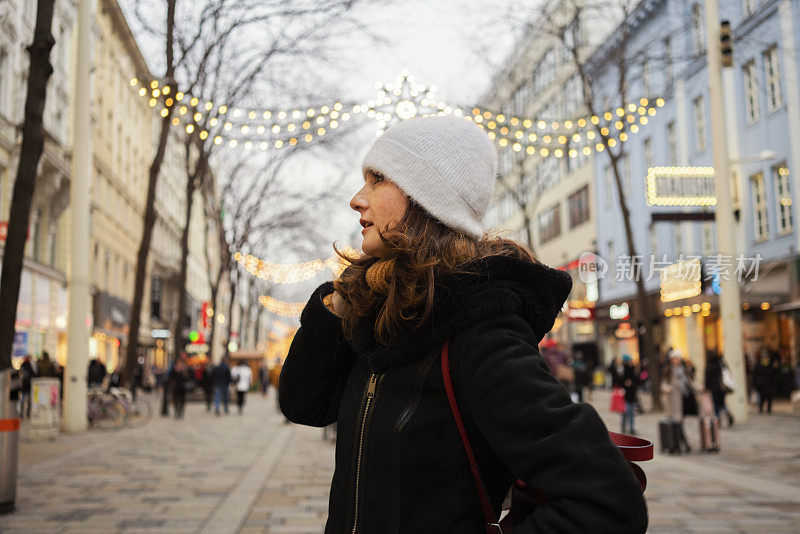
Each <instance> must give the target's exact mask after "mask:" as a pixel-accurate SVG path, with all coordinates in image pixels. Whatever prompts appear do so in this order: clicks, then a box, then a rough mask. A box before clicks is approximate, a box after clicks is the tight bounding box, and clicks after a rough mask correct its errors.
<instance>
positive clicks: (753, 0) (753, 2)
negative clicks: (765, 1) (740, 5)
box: [744, 0, 758, 17]
mask: <svg viewBox="0 0 800 534" xmlns="http://www.w3.org/2000/svg"><path fill="white" fill-rule="evenodd" d="M757 1H758V0H744V16H745V17H749V16H750V15H752V14H753V13H754V12H755V10H756V6H757Z"/></svg>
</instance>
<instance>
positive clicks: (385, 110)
mask: <svg viewBox="0 0 800 534" xmlns="http://www.w3.org/2000/svg"><path fill="white" fill-rule="evenodd" d="M130 86H131V87H132V88H133V89H134V90H135V91H137V93H138V95H139V96H140V97H142V98H146V99H147V100H148V105H149V106H150V107H151V108H154V109H157V110H158V113H159V114H160V115H161V116H162V117H167V116H169V115H170V113H172V119H171V120H172V124H173V125H174V126H176V127H180V128H182V129H183V130H185V131H186V133H187V134H192V133H195V132H196V133H197V135H198V136H199V137H200V139H202V140H206V139H208V138H209V137H210V138H211V139H212V142H213V143H214V144H215V145H225V146H227V147H230V148H242V149H244V150H261V151H267V150H275V149H284V148H292V147H296V146H297V145H301V144H310V143H313V142H314V141H315V140H319V139H320V138H322V137H323V136H325V135H326V134H329V133H331V132H332V131H334V130H336V129H338V128H340V127H342V126H343V125H344V123H347V122H349V121H350V120H352V119H353V117H355V116H363V117H366V118H367V119H371V120H375V121H377V123H378V131H377V132H376V134H377V135H378V136H380V135H381V134H382V133H383V131H385V130H386V128H388V127H389V125H391V124H392V123H394V122H398V121H401V120H407V119H411V118H413V117H425V116H431V115H455V116H461V117H464V118H465V119H466V120H471V121H473V122H475V123H476V124H477V125H478V126H480V127H481V128H482V129H483V130H484V131H485V132H486V134H487V136H488V137H489V139H491V140H492V141H494V142H495V143H496V144H497V145H498V147H499V148H500V149H501V150H511V151H513V152H519V153H525V154H529V155H536V156H538V157H542V158H547V157H555V158H565V157H570V158H574V157H578V156H580V155H581V154H582V155H585V156H588V155H590V154H591V153H592V152H593V151H596V152H603V151H604V150H605V149H606V147H609V148H613V147H615V146H616V145H617V144H618V143H624V142H626V141H627V140H628V139H629V137H630V135H632V134H636V133H638V131H639V129H640V128H641V127H642V126H645V125H646V124H647V123H648V121H649V120H651V119H652V117H654V116H655V115H656V113H657V112H658V109H660V108H662V107H663V106H664V105H665V102H664V100H663V99H662V98H656V99H654V100H649V99H647V98H641V99H639V100H638V101H632V102H629V103H627V104H626V105H624V106H620V107H618V108H616V109H610V110H606V111H604V112H602V113H600V114H597V115H584V116H578V117H574V118H569V119H563V120H553V119H550V118H533V117H519V116H514V115H508V114H506V113H502V112H496V111H493V110H489V109H484V108H481V107H472V108H461V107H455V106H450V105H448V104H447V103H445V102H441V101H439V100H438V99H437V98H436V96H435V93H436V87H434V86H425V85H422V84H418V83H417V82H416V81H415V80H414V78H413V76H411V75H410V74H409V73H408V72H405V71H404V72H402V73H401V74H400V76H399V77H398V78H397V79H396V80H395V82H394V83H387V84H384V83H381V82H378V83H376V84H375V89H376V90H377V95H376V97H375V98H374V99H371V100H368V101H366V102H360V103H348V102H333V103H330V104H326V105H322V106H316V107H313V106H312V107H304V108H295V109H274V108H240V107H232V106H229V105H227V104H224V103H223V104H220V103H214V102H211V101H204V100H201V99H200V98H198V97H197V96H193V95H190V94H186V93H183V92H180V91H176V90H175V89H174V88H173V87H171V86H169V85H164V84H162V83H161V82H159V81H158V80H151V81H150V82H144V81H140V80H139V79H137V78H132V79H131V80H130ZM345 252H347V253H349V254H353V253H357V251H356V250H355V249H353V248H350V247H348V248H346V249H345ZM234 259H235V260H236V261H237V262H238V263H240V264H241V265H242V266H243V267H244V269H245V270H246V271H247V272H248V273H250V274H251V275H252V276H254V277H257V278H260V279H262V280H265V281H269V282H271V283H275V284H294V283H300V282H304V281H306V280H310V279H311V278H314V277H315V276H317V275H319V274H320V273H321V272H322V271H324V270H326V269H327V270H330V271H331V272H332V273H333V274H334V275H335V276H338V275H340V274H341V272H342V271H343V270H344V269H345V268H346V263H345V262H344V261H343V260H342V259H341V258H340V257H339V256H338V255H332V256H330V257H327V258H317V259H313V260H309V261H305V262H299V263H275V262H270V261H266V260H264V259H262V258H258V257H256V256H253V255H251V254H244V253H242V252H237V253H235V254H234ZM259 303H260V304H261V305H262V306H264V308H266V309H267V310H268V311H270V312H272V313H274V314H276V315H280V316H283V317H297V316H299V315H300V312H301V311H302V309H303V307H304V306H305V303H304V302H285V301H281V300H278V299H276V298H274V297H271V296H268V295H262V296H261V297H259Z"/></svg>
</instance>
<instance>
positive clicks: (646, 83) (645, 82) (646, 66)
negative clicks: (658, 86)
mask: <svg viewBox="0 0 800 534" xmlns="http://www.w3.org/2000/svg"><path fill="white" fill-rule="evenodd" d="M642 91H644V96H646V97H648V98H650V62H648V61H647V60H646V59H645V60H644V62H643V63H642Z"/></svg>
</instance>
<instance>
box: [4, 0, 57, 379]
mask: <svg viewBox="0 0 800 534" xmlns="http://www.w3.org/2000/svg"><path fill="white" fill-rule="evenodd" d="M54 3H55V2H54V0H39V1H38V2H37V7H36V24H35V27H34V30H33V42H32V43H31V44H30V45H29V46H28V48H27V51H28V55H29V57H30V68H29V71H28V94H27V97H26V99H25V121H24V122H23V124H22V148H21V150H20V157H19V165H18V167H17V177H16V180H15V181H14V192H13V196H12V199H11V211H10V214H9V217H8V235H7V237H6V245H5V249H4V251H3V270H2V274H0V370H2V369H7V368H9V367H11V351H12V347H13V343H14V325H15V324H16V321H17V302H18V300H19V288H20V278H21V276H22V261H23V256H24V251H25V241H26V239H27V235H28V223H29V222H30V213H31V203H32V202H33V192H34V187H35V183H36V173H37V169H38V167H39V159H40V158H41V156H42V151H43V150H44V125H43V120H44V105H45V101H46V99H47V81H48V80H49V79H50V75H51V74H52V73H53V65H52V64H51V63H50V51H51V50H52V48H53V45H54V44H55V39H54V38H53V33H52V26H53V6H54Z"/></svg>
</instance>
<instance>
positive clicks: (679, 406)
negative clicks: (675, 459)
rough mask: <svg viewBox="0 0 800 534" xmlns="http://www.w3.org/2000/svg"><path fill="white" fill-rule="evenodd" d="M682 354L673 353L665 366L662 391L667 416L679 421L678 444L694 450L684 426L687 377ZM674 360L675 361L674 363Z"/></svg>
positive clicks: (685, 448)
mask: <svg viewBox="0 0 800 534" xmlns="http://www.w3.org/2000/svg"><path fill="white" fill-rule="evenodd" d="M679 359H680V355H679V354H672V355H671V356H670V364H669V365H667V366H666V367H664V369H663V371H662V372H663V375H662V379H661V393H662V396H663V399H664V405H665V406H666V407H667V417H668V418H669V419H671V420H673V421H675V422H677V423H678V436H677V438H678V444H677V447H678V449H680V448H681V447H683V449H684V451H686V452H687V453H688V452H692V448H691V447H690V446H689V441H688V440H687V439H686V432H685V431H684V428H683V393H682V381H683V380H684V379H685V374H684V373H683V367H682V366H681V364H680V361H679ZM673 362H674V363H673Z"/></svg>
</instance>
